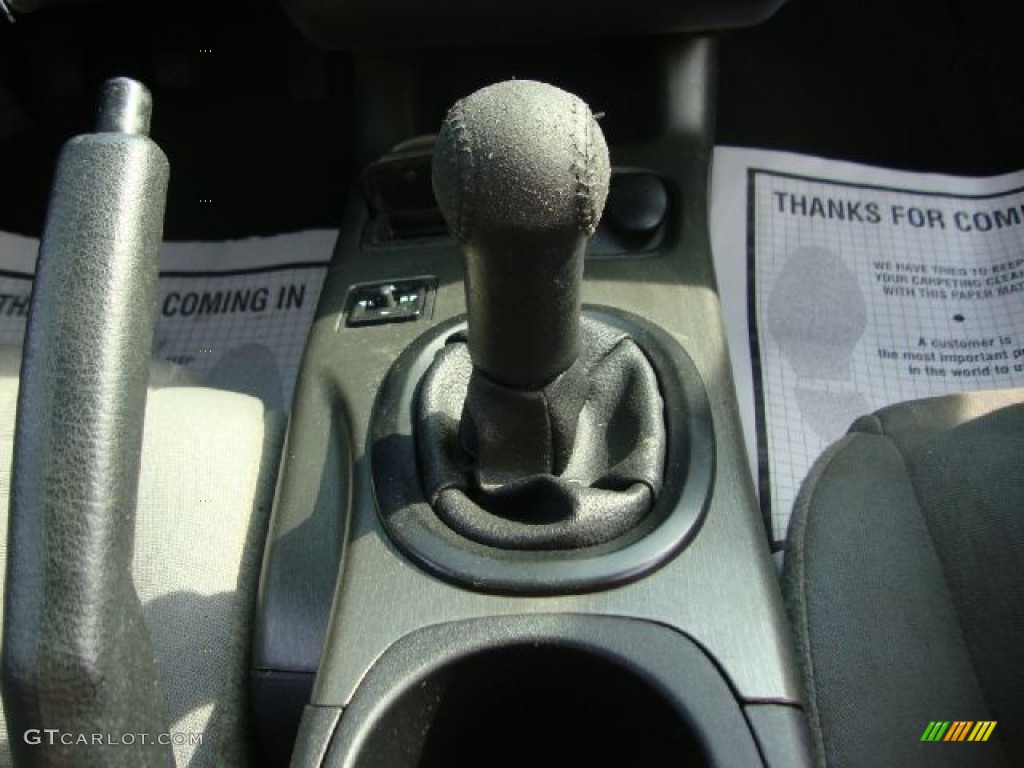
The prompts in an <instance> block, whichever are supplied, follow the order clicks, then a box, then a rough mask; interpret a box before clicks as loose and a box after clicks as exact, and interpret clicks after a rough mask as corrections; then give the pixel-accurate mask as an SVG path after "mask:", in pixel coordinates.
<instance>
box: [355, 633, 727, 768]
mask: <svg viewBox="0 0 1024 768" xmlns="http://www.w3.org/2000/svg"><path fill="white" fill-rule="evenodd" d="M399 735H401V736H400V737H399V738H396V736H399ZM353 765H354V766H358V768H414V767H415V768H479V767H480V766H489V768H506V767H507V768H522V766H527V765H528V766H532V767H534V768H547V767H548V766H550V767H551V768H565V767H566V766H573V765H585V766H587V767H588V768H601V767H603V766H608V768H611V767H612V766H615V768H621V766H626V765H643V766H648V768H659V767H660V766H664V767H665V768H670V767H671V768H687V767H689V766H693V767H694V768H698V767H703V766H707V765H709V763H708V761H707V759H706V756H705V755H704V750H703V747H702V746H701V744H700V741H699V739H698V738H697V736H696V734H695V733H694V732H693V730H692V729H691V727H690V726H689V724H688V723H686V722H685V721H684V720H683V719H681V718H680V717H679V715H678V714H677V713H676V712H675V711H674V710H673V708H672V706H671V704H670V703H669V702H668V701H667V700H666V699H665V697H664V696H662V695H661V694H660V693H659V692H658V691H657V690H655V689H654V688H653V687H652V686H651V685H650V683H648V682H647V681H645V680H643V679H642V678H641V677H639V676H638V675H637V674H635V673H634V672H632V671H630V670H627V669H624V668H622V667H619V666H616V665H615V664H613V663H612V662H610V661H607V660H605V659H602V658H599V657H595V656H593V655H590V654H588V653H586V652H583V651H580V650H576V649H569V648H540V649H538V648H535V647H525V646H520V647H511V648H501V649H498V650H493V651H485V652H483V653H480V654H477V655H474V656H471V657H469V658H466V659H461V660H459V661H457V662H455V663H452V664H450V665H448V666H445V667H442V668H440V669H438V670H436V671H435V672H433V673H432V674H430V675H429V676H428V677H427V678H425V679H423V680H422V681H420V683H419V684H418V685H416V686H414V687H412V688H411V689H409V690H407V691H405V692H404V693H403V694H402V695H400V696H399V697H398V698H397V699H396V700H395V701H394V703H393V704H392V705H391V706H390V707H389V708H388V709H386V710H385V711H384V712H383V714H382V716H381V717H380V719H379V720H378V721H377V723H376V724H375V725H374V727H373V728H372V730H371V731H370V733H369V735H368V738H367V740H366V743H365V750H364V752H363V754H362V755H360V756H359V758H357V759H356V761H355V762H354V763H353Z"/></svg>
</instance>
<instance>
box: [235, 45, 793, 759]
mask: <svg viewBox="0 0 1024 768" xmlns="http://www.w3.org/2000/svg"><path fill="white" fill-rule="evenodd" d="M644 51H645V54H644V55H645V56H646V58H645V59H644V61H643V62H642V63H640V64H636V63H635V62H634V63H635V64H636V66H638V67H641V68H645V69H646V70H647V71H649V72H650V73H651V77H649V78H646V79H645V80H644V81H643V82H642V83H640V84H638V88H640V89H642V91H643V94H644V106H643V109H644V110H645V115H646V116H647V117H645V119H644V120H643V130H641V131H628V130H626V131H621V132H620V131H618V130H617V129H613V127H614V126H615V125H616V123H614V119H613V118H612V116H611V113H610V112H609V116H608V118H607V122H606V121H605V118H604V117H603V116H601V115H600V114H598V115H596V116H595V115H593V114H591V112H590V110H589V109H588V107H587V103H586V101H588V100H590V101H591V106H593V107H595V109H597V108H598V107H596V106H595V105H594V103H593V101H592V100H591V99H588V95H587V93H581V94H580V95H581V96H583V97H584V99H583V100H581V99H580V98H577V97H576V96H574V95H572V94H570V93H568V92H567V91H566V90H562V88H556V87H553V86H551V85H548V84H545V83H541V82H535V81H533V80H530V79H522V78H520V79H516V80H510V81H506V82H502V83H500V84H496V85H489V86H487V87H484V88H482V89H479V90H474V91H473V92H472V93H470V92H468V91H467V92H466V93H463V94H461V95H462V96H463V97H464V98H462V99H460V100H459V101H458V102H457V104H456V105H455V106H454V107H452V109H451V110H450V111H449V112H448V113H447V116H446V117H445V118H444V119H443V120H439V121H438V123H437V124H436V125H435V127H434V130H438V131H439V133H438V135H437V136H436V137H434V136H427V137H420V138H415V136H416V134H417V133H420V132H422V129H423V126H422V125H418V124H417V120H416V117H415V115H412V114H411V113H410V111H409V108H408V105H409V104H410V103H412V104H415V103H421V104H422V103H423V101H424V100H425V98H424V97H423V96H422V94H420V95H419V98H418V99H417V98H416V97H415V96H414V94H413V92H415V91H416V86H415V83H416V82H417V78H416V72H415V68H414V67H413V66H410V62H409V61H408V60H407V59H404V58H403V57H402V56H401V55H398V54H394V55H392V54H386V53H382V54H376V55H368V56H366V57H363V58H361V59H360V60H359V64H358V66H357V75H358V78H359V82H360V84H361V88H362V89H363V90H362V93H363V96H364V98H360V99H358V100H357V103H360V104H364V105H365V106H366V109H367V112H366V113H365V114H363V115H361V116H360V117H359V120H360V125H361V127H362V130H361V135H362V136H363V141H362V145H361V149H360V151H361V153H362V155H363V158H362V159H363V161H364V164H365V167H366V169H367V170H366V174H365V175H364V177H363V179H362V181H361V184H360V188H359V189H358V190H355V191H354V193H353V195H352V197H353V199H356V200H358V201H360V203H359V204H353V205H351V206H350V207H349V208H348V210H347V212H346V215H345V219H344V222H343V224H342V227H341V231H340V236H339V239H338V243H337V247H336V253H335V257H334V260H333V262H332V266H331V268H330V270H329V274H328V276H327V279H326V282H325V286H324V289H323V293H322V295H321V299H320V304H319V308H318V312H317V318H316V321H315V325H314V327H313V330H312V333H311V336H310V339H309V343H308V345H307V349H306V353H305V357H304V362H303V367H302V372H301V375H300V379H299V383H298V388H297V394H296V398H295V402H294V406H293V412H292V419H291V425H290V428H289V435H288V438H287V443H286V447H285V452H284V457H285V458H284V464H283V467H282V474H281V477H280V482H279V486H278V490H277V498H276V501H275V510H274V517H273V523H272V527H271V531H270V535H269V540H268V545H267V552H266V557H265V562H264V572H263V577H262V583H261V591H260V605H259V613H258V617H257V627H256V640H255V646H254V659H253V694H254V696H253V698H254V701H255V706H256V717H257V720H258V723H257V725H258V730H259V731H261V732H262V733H263V734H264V736H265V739H266V742H267V749H268V750H273V749H274V748H275V746H274V745H279V744H288V745H291V744H292V743H293V742H294V745H295V746H294V751H293V753H292V756H291V761H292V765H294V766H360V767H370V766H381V767H383V766H390V767H394V768H405V766H434V765H436V766H446V767H448V766H461V765H474V766H476V765H488V766H493V765H498V766H504V765H509V766H511V765H517V766H518V765H523V764H529V765H577V764H578V765H588V766H596V765H602V766H603V765H633V764H636V765H666V766H668V765H673V766H678V765H694V766H705V765H707V766H719V765H722V766H724V765H730V766H733V765H735V766H799V765H806V764H809V752H808V749H807V746H806V733H805V726H804V723H803V716H802V710H801V693H800V689H799V685H798V682H797V675H796V670H795V668H794V661H793V655H792V650H791V642H790V640H789V636H788V627H787V624H786V620H785V616H784V613H783V607H782V603H781V598H780V594H779V589H778V585H777V578H776V574H775V569H774V565H773V562H772V560H771V557H770V554H769V551H768V546H767V537H766V534H765V528H764V522H763V520H762V518H761V515H760V512H759V509H758V505H757V502H756V497H755V493H754V489H753V484H752V481H751V478H750V476H749V470H748V468H747V465H746V460H745V453H744V449H743V441H742V436H741V433H740V427H739V419H738V414H737V406H736V397H735V394H734V390H733V383H732V378H731V372H730V368H729V364H728V359H729V358H728V352H727V349H726V342H725V335H724V331H723V327H722V320H721V307H720V304H719V300H718V295H717V288H716V284H715V277H714V270H713V266H712V260H711V251H710V244H709V235H708V229H707V220H708V215H707V213H708V212H707V203H708V195H707V183H708V178H709V170H710V161H711V149H712V142H713V118H714V96H713V95H714V91H715V88H714V44H713V42H712V41H710V40H707V39H700V38H686V39H684V38H664V39H658V40H652V41H651V42H650V43H649V44H647V45H645V46H644ZM467 55H469V54H467ZM485 69H486V68H485V67H483V66H481V68H480V71H481V72H482V71H485ZM572 79H573V78H572V77H571V76H569V77H566V78H564V80H563V83H564V81H572ZM563 83H556V84H557V85H562V84H563ZM584 90H586V88H584ZM605 125H607V126H608V130H607V141H606V138H605V131H603V130H602V127H603V126H605ZM609 158H610V160H609ZM435 198H436V204H435V203H434V199H435ZM363 201H365V203H364V202H363ZM602 213H604V217H603V219H602ZM449 233H450V234H449ZM299 712H301V725H300V726H299V727H298V731H297V736H296V734H295V733H294V732H293V731H290V730H289V729H290V728H294V727H295V725H294V723H295V718H296V716H297V714H298V713H299Z"/></svg>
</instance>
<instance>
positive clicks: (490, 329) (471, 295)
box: [433, 80, 611, 390]
mask: <svg viewBox="0 0 1024 768" xmlns="http://www.w3.org/2000/svg"><path fill="white" fill-rule="evenodd" d="M610 172H611V171H610V164H609V161H608V147H607V145H606V144H605V140H604V135H603V134H602V133H601V128H600V127H599V126H598V124H597V121H596V120H595V119H594V117H593V115H592V114H591V113H590V109H589V108H588V107H587V105H586V104H584V103H583V102H582V101H581V100H580V99H578V98H577V97H576V96H573V95H572V94H570V93H566V92H565V91H562V90H559V89H558V88H555V87H554V86H551V85H546V84H544V83H537V82H533V81H529V80H511V81H508V82H504V83H498V84H497V85H492V86H489V87H487V88H484V89H482V90H479V91H477V92H476V93H474V94H472V95H471V96H469V97H467V98H465V99H463V100H462V101H460V102H458V103H457V104H456V105H455V106H454V107H452V109H451V111H450V112H449V113H448V117H447V119H446V120H445V122H444V126H443V127H442V129H441V133H440V136H439V137H438V143H437V150H436V152H435V155H434V170H433V177H434V194H435V195H436V197H437V202H438V205H439V207H440V208H441V212H442V214H443V215H444V218H445V220H446V221H447V223H448V226H449V228H450V229H451V231H452V233H453V234H454V235H455V236H456V237H458V238H459V239H460V240H461V241H462V242H463V244H464V253H465V258H466V303H467V306H468V308H469V318H470V321H469V351H470V356H471V357H472V360H473V364H474V366H475V367H476V368H477V369H479V370H480V371H482V372H483V373H485V374H486V375H487V376H488V377H489V378H490V379H491V380H492V381H494V382H497V383H499V384H503V385H504V386H506V387H510V388H512V389H517V390H535V389H538V388H540V387H543V386H545V385H546V384H548V383H549V382H551V381H552V380H553V379H554V378H555V377H556V376H558V375H559V374H561V373H563V372H564V371H566V370H567V369H568V368H569V367H570V366H571V365H572V364H573V363H574V362H575V361H576V358H577V357H578V356H579V345H580V321H579V318H580V283H581V282H582V280H583V252H584V249H585V247H586V242H587V240H588V239H589V237H590V236H591V235H592V234H593V233H594V229H595V228H596V227H597V223H598V221H599V220H600V218H601V212H602V210H603V209H604V203H605V199H606V198H607V196H608V180H609V176H610Z"/></svg>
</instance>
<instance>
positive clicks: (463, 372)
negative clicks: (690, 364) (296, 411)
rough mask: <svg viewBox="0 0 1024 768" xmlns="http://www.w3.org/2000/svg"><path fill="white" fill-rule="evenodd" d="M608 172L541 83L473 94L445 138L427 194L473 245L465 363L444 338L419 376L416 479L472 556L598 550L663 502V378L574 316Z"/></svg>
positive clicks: (576, 103)
mask: <svg viewBox="0 0 1024 768" xmlns="http://www.w3.org/2000/svg"><path fill="white" fill-rule="evenodd" d="M610 175H611V168H610V164H609V161H608V147H607V145H606V144H605V140H604V136H603V135H602V133H601V129H600V127H598V125H597V122H596V120H595V119H594V117H593V115H592V114H591V113H590V109H589V108H588V107H587V105H586V104H584V103H583V102H582V101H581V100H580V99H578V98H576V97H575V96H573V95H572V94H569V93H566V92H565V91H561V90H559V89H558V88H555V87H553V86H550V85H545V84H544V83H536V82H531V81H526V80H513V81H509V82H505V83H499V84H497V85H492V86H490V87H487V88H484V89H482V90H480V91H477V92H476V93H474V94H472V95H471V96H468V97H467V98H465V99H463V100H462V101H460V102H458V103H457V104H456V105H455V106H454V107H452V109H451V110H450V111H449V113H448V117H447V118H446V120H445V122H444V126H443V127H442V129H441V134H440V136H439V137H438V141H437V146H436V149H435V154H434V171H433V183H434V193H435V195H436V197H437V202H438V205H439V207H440V208H441V212H442V214H443V215H444V218H445V220H446V221H447V223H448V227H449V229H450V230H451V231H452V233H453V234H454V235H455V236H456V237H457V238H458V239H459V240H461V241H462V244H463V252H464V255H465V262H466V304H467V306H468V308H469V330H468V349H467V345H466V344H463V343H460V342H459V341H457V340H456V339H452V340H450V343H449V344H447V345H446V346H445V347H444V349H442V350H441V351H440V352H438V354H437V357H436V358H435V360H434V362H433V364H432V365H431V367H430V369H429V370H428V371H427V373H426V374H425V375H424V379H423V382H422V386H421V387H420V388H419V398H418V404H417V425H418V426H417V445H418V451H419V466H420V471H421V477H422V482H423V486H424V490H425V492H426V495H427V498H428V499H429V501H430V503H431V506H432V508H433V510H434V512H435V513H436V514H437V516H438V517H439V518H440V519H441V520H442V521H443V522H444V523H446V524H447V525H448V527H449V528H450V529H451V530H452V531H454V532H455V533H457V534H459V535H461V536H463V537H465V538H468V539H471V540H473V541H476V542H477V543H480V544H485V545H488V546H491V547H497V548H502V549H574V548H578V547H587V546H594V545H597V544H602V543H605V542H608V541H611V540H613V539H615V538H616V537H618V536H621V535H623V534H624V533H626V532H627V531H629V530H630V529H631V528H633V527H634V526H635V525H636V524H637V523H638V522H639V521H640V520H641V519H643V517H644V516H645V515H646V514H647V513H648V512H649V511H650V509H651V506H652V504H653V502H654V499H655V497H656V496H657V494H658V492H659V490H660V487H661V480H662V470H663V466H664V455H665V425H664V420H663V406H662V401H661V396H660V393H659V391H658V382H657V377H656V376H655V374H654V371H653V369H652V368H651V366H650V364H649V363H648V361H647V359H646V358H645V356H644V354H643V352H641V351H640V349H639V348H638V347H637V345H636V344H635V343H634V342H633V340H632V339H631V338H630V337H629V335H628V334H627V333H625V332H624V331H622V330H620V329H617V328H613V327H610V326H608V325H605V324H603V323H600V322H596V321H594V320H592V319H582V320H581V318H580V286H581V283H582V280H583V252H584V249H585V247H586V242H587V239H588V238H589V237H590V236H591V235H592V234H593V233H594V229H595V228H596V227H597V223H598V221H599V219H600V217H601V212H602V210H603V208H604V203H605V198H606V197H607V195H608V181H609V177H610Z"/></svg>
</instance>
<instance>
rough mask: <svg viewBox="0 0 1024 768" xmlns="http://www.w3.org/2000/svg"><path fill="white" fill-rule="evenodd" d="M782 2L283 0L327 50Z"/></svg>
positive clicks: (759, 15)
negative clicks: (380, 0)
mask: <svg viewBox="0 0 1024 768" xmlns="http://www.w3.org/2000/svg"><path fill="white" fill-rule="evenodd" d="M784 2H785V0H642V1H639V2H632V3H622V2H617V0H567V1H566V2H557V3H552V2H550V0H519V2H516V3H515V4H512V3H508V2H503V3H491V2H487V3H482V2H478V0H444V1H443V2H442V1H441V0H437V1H436V2H422V1H421V0H398V1H397V2H394V3H381V2H379V1H378V0H283V3H284V7H285V10H286V11H287V12H288V14H289V15H290V16H291V17H292V19H293V20H294V21H295V23H296V24H297V25H298V27H299V29H300V30H302V32H303V33H304V34H305V35H306V36H307V37H308V38H309V39H310V40H312V41H313V42H314V43H317V44H319V45H322V46H325V47H328V48H346V47H351V48H362V47H365V46H370V45H430V44H440V43H458V42H464V43H480V42H482V41H502V42H521V41H522V40H524V39H536V38H559V37H568V38H576V37H598V36H602V35H636V34H663V33H666V32H692V31H695V30H711V29H724V28H734V27H742V26H748V25H751V24H756V23H758V22H760V21H763V20H765V19H766V18H768V17H769V16H771V15H772V14H773V13H774V12H775V11H776V10H778V9H779V8H780V7H781V6H782V4H783V3H784Z"/></svg>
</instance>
